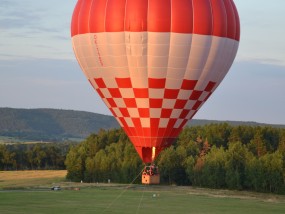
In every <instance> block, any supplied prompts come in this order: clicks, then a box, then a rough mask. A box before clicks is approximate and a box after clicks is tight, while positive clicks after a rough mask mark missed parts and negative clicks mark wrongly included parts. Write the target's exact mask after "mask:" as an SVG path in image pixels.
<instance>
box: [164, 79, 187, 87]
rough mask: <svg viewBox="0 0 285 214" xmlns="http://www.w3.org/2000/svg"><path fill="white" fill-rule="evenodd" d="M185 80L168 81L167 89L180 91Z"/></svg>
mask: <svg viewBox="0 0 285 214" xmlns="http://www.w3.org/2000/svg"><path fill="white" fill-rule="evenodd" d="M182 81H183V79H170V78H168V79H166V83H165V88H168V89H180V88H181V85H182Z"/></svg>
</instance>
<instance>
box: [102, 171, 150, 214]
mask: <svg viewBox="0 0 285 214" xmlns="http://www.w3.org/2000/svg"><path fill="white" fill-rule="evenodd" d="M143 170H144V168H143V169H142V170H141V171H140V172H139V173H138V175H137V176H136V177H135V178H134V179H133V180H132V182H131V183H129V184H128V185H127V186H126V187H125V188H124V189H123V191H121V192H120V194H119V195H118V196H117V197H116V198H115V199H114V200H113V201H111V203H110V204H109V205H108V206H106V208H105V209H104V210H103V211H102V212H101V213H105V212H106V211H107V210H108V209H110V207H111V206H112V205H113V204H114V203H115V202H116V201H117V200H118V199H119V198H120V197H122V195H123V194H124V193H125V192H126V191H127V190H128V189H129V187H130V186H131V185H132V184H133V183H134V182H135V180H136V179H137V178H138V177H139V176H140V175H141V173H142V172H143ZM140 203H141V202H140ZM139 206H140V204H139Z"/></svg>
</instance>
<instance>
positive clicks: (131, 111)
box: [128, 108, 140, 118]
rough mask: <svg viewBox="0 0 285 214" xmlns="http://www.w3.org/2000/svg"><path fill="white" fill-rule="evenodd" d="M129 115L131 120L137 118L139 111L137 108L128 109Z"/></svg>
mask: <svg viewBox="0 0 285 214" xmlns="http://www.w3.org/2000/svg"><path fill="white" fill-rule="evenodd" d="M128 111H129V114H130V117H131V118H139V117H140V116H139V111H138V109H137V108H128Z"/></svg>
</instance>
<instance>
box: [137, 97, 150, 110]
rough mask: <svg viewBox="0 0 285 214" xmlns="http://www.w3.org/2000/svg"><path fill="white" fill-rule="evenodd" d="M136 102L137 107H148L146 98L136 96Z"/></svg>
mask: <svg viewBox="0 0 285 214" xmlns="http://www.w3.org/2000/svg"><path fill="white" fill-rule="evenodd" d="M136 103H137V107H138V108H149V99H148V98H136Z"/></svg>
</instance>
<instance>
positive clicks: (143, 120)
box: [140, 118, 150, 128]
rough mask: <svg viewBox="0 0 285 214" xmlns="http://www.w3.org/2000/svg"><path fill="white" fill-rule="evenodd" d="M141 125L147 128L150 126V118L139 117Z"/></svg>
mask: <svg viewBox="0 0 285 214" xmlns="http://www.w3.org/2000/svg"><path fill="white" fill-rule="evenodd" d="M140 121H141V124H142V127H145V128H149V127H150V119H149V118H141V119H140Z"/></svg>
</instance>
